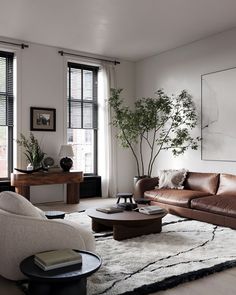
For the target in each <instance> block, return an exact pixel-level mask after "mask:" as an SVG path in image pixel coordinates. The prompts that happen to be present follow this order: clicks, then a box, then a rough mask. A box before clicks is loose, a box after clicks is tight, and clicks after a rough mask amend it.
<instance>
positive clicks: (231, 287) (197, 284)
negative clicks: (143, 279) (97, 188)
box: [0, 198, 236, 295]
mask: <svg viewBox="0 0 236 295" xmlns="http://www.w3.org/2000/svg"><path fill="white" fill-rule="evenodd" d="M115 202H116V199H102V198H90V199H82V200H81V202H80V204H75V205H68V204H64V203H61V202H55V203H44V204H37V207H39V208H41V209H42V210H44V211H48V210H60V211H65V212H76V211H83V210H86V209H87V208H92V207H98V206H99V207H101V206H109V205H112V204H114V203H115ZM0 294H1V295H23V293H22V292H21V291H20V290H19V289H18V288H17V287H16V286H15V284H14V283H12V282H11V281H8V280H5V279H4V278H1V277H0ZM155 294H156V295H234V294H236V267H235V268H232V269H228V270H226V271H223V272H220V273H217V274H213V275H209V276H207V277H205V278H202V279H199V280H196V281H192V282H188V283H185V284H181V285H179V286H177V287H175V288H173V289H168V290H166V291H161V292H157V293H152V295H155Z"/></svg>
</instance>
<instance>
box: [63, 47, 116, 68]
mask: <svg viewBox="0 0 236 295" xmlns="http://www.w3.org/2000/svg"><path fill="white" fill-rule="evenodd" d="M58 53H59V54H60V55H61V56H63V55H64V54H66V55H71V56H78V57H85V58H90V59H95V60H101V61H107V62H111V63H114V65H119V64H120V62H119V61H117V60H109V59H102V58H98V57H92V56H87V55H81V54H74V53H70V52H65V51H63V50H60V51H58Z"/></svg>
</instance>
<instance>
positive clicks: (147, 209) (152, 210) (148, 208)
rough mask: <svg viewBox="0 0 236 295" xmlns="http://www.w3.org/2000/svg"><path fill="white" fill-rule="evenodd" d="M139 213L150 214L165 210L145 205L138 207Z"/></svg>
mask: <svg viewBox="0 0 236 295" xmlns="http://www.w3.org/2000/svg"><path fill="white" fill-rule="evenodd" d="M139 212H140V213H144V214H148V215H152V214H160V213H163V212H165V210H164V209H163V208H161V207H159V206H145V207H142V208H140V209H139Z"/></svg>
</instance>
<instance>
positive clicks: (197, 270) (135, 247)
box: [66, 213, 236, 295]
mask: <svg viewBox="0 0 236 295" xmlns="http://www.w3.org/2000/svg"><path fill="white" fill-rule="evenodd" d="M66 218H67V219H71V220H72V221H75V222H79V223H80V224H81V225H84V226H85V227H87V228H89V229H91V219H90V217H88V216H86V214H85V213H72V214H69V215H67V216H66ZM95 237H96V251H97V254H98V255H100V256H101V257H102V261H103V263H102V266H101V268H100V269H99V270H98V271H97V272H96V273H95V274H93V275H92V276H91V277H89V278H88V289H87V295H98V294H104V295H121V294H126V295H128V294H130V295H131V294H132V295H136V294H150V293H152V292H156V291H159V290H165V289H168V288H171V287H174V286H176V285H178V284H180V283H182V282H186V281H189V280H194V279H197V278H200V277H203V276H206V275H208V274H211V273H214V272H218V271H221V270H224V269H227V268H230V267H233V266H236V247H235V244H236V230H232V229H229V228H224V227H220V226H215V225H211V224H208V223H203V222H199V221H194V220H187V219H184V218H180V217H177V216H173V215H169V214H168V215H166V216H165V217H164V218H163V227H162V232H161V233H159V234H151V235H145V236H140V237H137V238H132V239H127V240H123V241H115V240H114V239H113V238H112V235H109V234H108V235H107V234H106V235H102V234H95Z"/></svg>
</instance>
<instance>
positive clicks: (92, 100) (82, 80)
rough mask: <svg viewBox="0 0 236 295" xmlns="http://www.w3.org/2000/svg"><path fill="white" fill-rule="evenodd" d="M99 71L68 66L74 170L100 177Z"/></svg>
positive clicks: (69, 125) (68, 130) (78, 66)
mask: <svg viewBox="0 0 236 295" xmlns="http://www.w3.org/2000/svg"><path fill="white" fill-rule="evenodd" d="M97 74H98V68H97V67H92V66H87V65H81V64H74V63H68V68H67V101H68V105H67V126H68V129H67V142H68V143H69V144H72V146H73V151H74V154H75V156H74V161H73V163H74V164H73V165H74V169H75V170H82V171H83V172H84V173H85V174H97Z"/></svg>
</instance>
